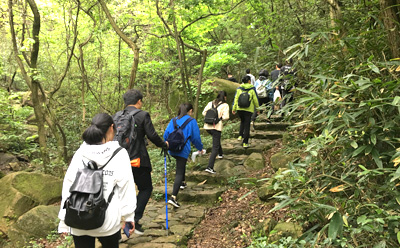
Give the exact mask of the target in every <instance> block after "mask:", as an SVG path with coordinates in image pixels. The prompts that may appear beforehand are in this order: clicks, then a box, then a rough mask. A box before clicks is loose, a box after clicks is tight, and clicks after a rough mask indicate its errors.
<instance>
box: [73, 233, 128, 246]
mask: <svg viewBox="0 0 400 248" xmlns="http://www.w3.org/2000/svg"><path fill="white" fill-rule="evenodd" d="M72 237H73V238H74V244H75V248H95V239H96V238H95V237H92V236H88V235H84V236H75V235H72ZM120 238H121V231H118V232H116V233H114V234H113V235H110V236H105V237H97V239H98V240H99V241H100V243H101V246H102V247H103V248H118V247H119V240H120Z"/></svg>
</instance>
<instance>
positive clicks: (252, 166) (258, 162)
mask: <svg viewBox="0 0 400 248" xmlns="http://www.w3.org/2000/svg"><path fill="white" fill-rule="evenodd" d="M244 167H245V168H246V169H248V170H260V169H262V168H264V167H265V161H264V157H263V155H262V154H261V153H252V154H250V156H249V157H248V158H247V159H246V160H245V161H244Z"/></svg>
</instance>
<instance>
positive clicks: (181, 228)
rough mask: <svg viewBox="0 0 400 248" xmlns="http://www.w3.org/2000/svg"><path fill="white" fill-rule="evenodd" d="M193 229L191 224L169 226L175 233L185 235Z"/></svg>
mask: <svg viewBox="0 0 400 248" xmlns="http://www.w3.org/2000/svg"><path fill="white" fill-rule="evenodd" d="M192 229H193V226H192V225H182V224H181V225H174V226H171V227H170V231H171V232H172V233H173V234H175V235H180V236H186V235H189V233H190V231H191V230H192Z"/></svg>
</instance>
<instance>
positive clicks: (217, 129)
mask: <svg viewBox="0 0 400 248" xmlns="http://www.w3.org/2000/svg"><path fill="white" fill-rule="evenodd" d="M226 96H227V94H226V92H225V91H220V92H218V95H217V98H216V99H215V100H213V101H211V102H209V103H208V104H207V106H206V107H205V108H204V110H203V116H205V118H204V129H206V130H207V132H208V133H209V134H211V135H212V140H213V145H212V151H211V154H210V159H209V160H208V166H207V168H206V170H205V171H207V172H208V173H211V174H214V173H215V170H214V163H215V158H219V159H222V158H223V156H224V155H223V152H222V146H221V134H222V121H223V120H224V121H226V120H229V105H228V104H227V103H226Z"/></svg>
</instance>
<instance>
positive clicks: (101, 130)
mask: <svg viewBox="0 0 400 248" xmlns="http://www.w3.org/2000/svg"><path fill="white" fill-rule="evenodd" d="M112 124H114V121H113V118H112V117H111V116H110V115H109V114H106V113H100V114H97V115H95V116H94V117H93V119H92V125H91V126H90V127H88V128H87V129H86V130H85V132H83V134H82V139H83V140H84V141H85V142H86V143H88V144H89V145H96V144H100V143H101V142H102V141H103V139H104V138H105V137H106V133H107V130H108V129H109V128H110V126H111V125H112ZM114 131H115V125H114Z"/></svg>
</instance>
